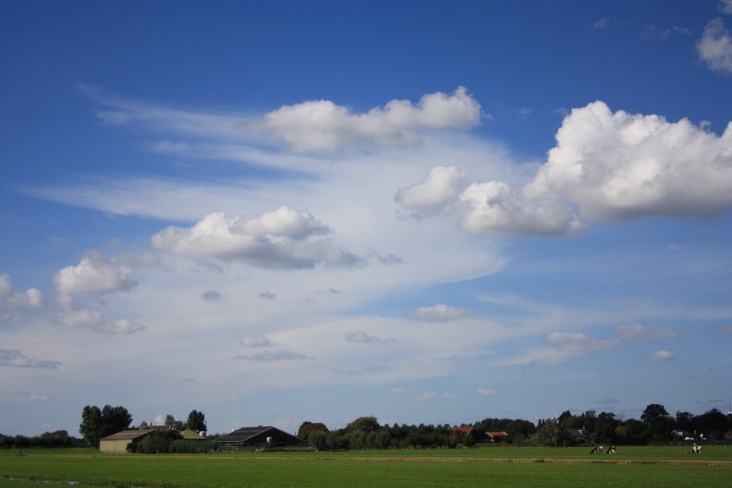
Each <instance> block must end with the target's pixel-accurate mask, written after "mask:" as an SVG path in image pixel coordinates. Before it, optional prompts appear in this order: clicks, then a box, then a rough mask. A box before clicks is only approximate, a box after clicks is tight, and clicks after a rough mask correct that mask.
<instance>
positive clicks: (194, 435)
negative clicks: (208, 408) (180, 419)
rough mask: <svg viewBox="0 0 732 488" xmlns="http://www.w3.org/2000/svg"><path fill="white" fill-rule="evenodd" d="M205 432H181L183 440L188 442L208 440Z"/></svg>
mask: <svg viewBox="0 0 732 488" xmlns="http://www.w3.org/2000/svg"><path fill="white" fill-rule="evenodd" d="M205 434H206V433H205V432H196V431H195V430H191V429H186V430H184V431H181V432H180V435H181V436H182V437H183V439H185V440H188V441H202V440H206V435H205Z"/></svg>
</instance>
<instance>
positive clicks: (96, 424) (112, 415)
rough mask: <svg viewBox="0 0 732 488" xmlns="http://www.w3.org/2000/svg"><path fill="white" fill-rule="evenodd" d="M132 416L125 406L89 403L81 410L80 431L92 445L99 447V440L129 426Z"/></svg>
mask: <svg viewBox="0 0 732 488" xmlns="http://www.w3.org/2000/svg"><path fill="white" fill-rule="evenodd" d="M131 423H132V416H131V415H130V413H129V412H128V411H127V409H126V408H124V407H120V406H117V407H113V406H111V405H105V406H104V408H102V409H100V408H99V407H97V406H96V405H93V406H90V405H87V406H86V407H84V410H82V412H81V425H79V432H80V433H81V435H82V436H83V437H84V439H85V440H86V442H87V443H88V444H89V445H90V446H94V447H99V440H100V439H102V438H103V437H107V436H108V435H112V434H115V433H117V432H119V431H121V430H125V429H127V428H129V426H130V424H131Z"/></svg>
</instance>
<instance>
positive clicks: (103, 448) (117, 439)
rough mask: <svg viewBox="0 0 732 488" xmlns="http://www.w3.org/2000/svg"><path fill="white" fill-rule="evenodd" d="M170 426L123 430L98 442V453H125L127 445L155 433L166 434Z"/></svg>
mask: <svg viewBox="0 0 732 488" xmlns="http://www.w3.org/2000/svg"><path fill="white" fill-rule="evenodd" d="M169 430H170V426H167V425H148V426H145V427H140V428H139V429H129V430H123V431H122V432H117V433H116V434H112V435H110V436H107V437H104V438H102V439H100V441H99V451H100V452H127V446H128V445H129V444H133V445H134V444H137V443H138V442H140V441H141V440H142V439H144V438H145V437H146V436H148V435H150V434H152V433H153V432H156V431H162V432H167V431H169Z"/></svg>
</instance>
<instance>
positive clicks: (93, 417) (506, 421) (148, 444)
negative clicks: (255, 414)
mask: <svg viewBox="0 0 732 488" xmlns="http://www.w3.org/2000/svg"><path fill="white" fill-rule="evenodd" d="M131 424H132V416H131V415H130V413H129V412H128V411H127V409H126V408H124V407H122V406H116V407H113V406H111V405H105V406H104V407H103V408H99V407H97V406H92V405H87V406H86V407H84V409H83V411H82V422H81V425H80V426H79V432H80V433H81V435H82V437H83V439H78V438H76V437H73V436H70V435H68V432H67V431H65V430H58V431H55V432H46V433H44V434H41V435H40V436H35V437H27V436H23V435H15V436H10V435H3V434H0V448H6V449H7V448H17V449H26V448H33V447H38V448H64V447H79V446H88V447H97V448H98V447H99V440H100V439H102V438H104V437H107V436H109V435H112V434H115V433H117V432H120V431H123V430H126V429H129V428H131V427H130V426H131ZM165 424H166V425H168V426H170V427H171V431H168V432H153V433H152V434H151V435H149V436H147V437H145V438H144V439H143V440H141V441H140V442H139V443H138V444H137V445H136V446H135V448H136V450H137V452H143V453H147V452H149V453H153V452H154V453H158V452H178V453H193V452H207V451H210V450H213V449H215V445H216V439H217V438H218V437H219V436H218V435H212V436H208V439H207V441H205V442H200V441H186V440H184V439H182V437H181V436H180V434H179V433H178V432H179V431H182V430H185V429H191V430H194V431H197V432H200V431H205V430H206V416H205V415H204V414H203V412H200V411H197V410H193V411H191V412H190V414H189V415H188V417H187V420H186V421H185V422H184V421H180V420H176V419H175V417H174V416H173V415H167V416H166V419H165ZM145 426H148V424H147V423H146V422H142V423H140V425H139V427H145ZM460 427H472V430H471V431H470V434H469V435H467V436H466V435H465V434H464V433H463V432H459V431H455V430H454V429H453V428H452V426H450V425H448V424H444V425H425V424H419V425H407V424H401V425H399V424H397V423H394V424H393V425H380V424H379V422H378V420H377V419H376V417H373V416H366V417H359V418H357V419H356V420H354V421H353V422H351V423H349V424H348V425H347V426H346V427H344V428H342V429H334V430H329V429H328V428H327V427H326V426H325V424H323V423H320V422H309V421H307V422H303V423H302V425H301V426H300V428H299V430H298V432H297V436H298V437H299V438H301V439H303V440H306V441H307V442H308V443H309V444H310V445H311V446H312V447H314V448H316V449H318V450H343V449H400V448H436V447H447V448H454V447H458V446H465V447H470V446H474V445H476V444H479V443H484V442H488V441H489V439H488V437H487V436H486V432H505V433H506V434H507V435H506V436H505V437H502V438H500V442H502V443H506V444H510V445H514V446H555V447H565V446H567V447H568V446H584V445H590V444H592V443H598V444H608V445H615V444H617V445H646V444H665V443H670V442H671V443H673V442H691V441H694V442H725V441H726V442H731V441H732V439H730V438H729V436H730V434H729V433H730V432H732V415H729V414H728V415H725V414H723V413H722V412H720V411H719V410H717V409H716V408H713V409H711V410H708V411H707V412H705V413H703V414H701V415H693V414H691V413H690V412H681V411H677V412H676V414H675V415H670V414H669V413H668V412H667V411H666V408H665V407H664V406H663V405H659V404H650V405H648V406H647V407H646V408H645V410H644V411H643V413H642V414H641V416H640V419H638V420H637V419H633V418H629V419H624V418H622V417H618V416H616V414H614V413H612V412H600V413H597V412H596V411H595V410H587V411H585V412H583V413H581V414H577V415H575V414H572V413H571V412H570V411H565V412H563V413H562V414H561V415H560V416H559V417H556V418H547V419H539V421H538V422H537V423H536V424H535V423H533V422H531V421H528V420H522V419H510V418H486V419H484V420H481V421H480V422H476V423H474V424H462V425H461V426H460ZM726 436H727V437H726Z"/></svg>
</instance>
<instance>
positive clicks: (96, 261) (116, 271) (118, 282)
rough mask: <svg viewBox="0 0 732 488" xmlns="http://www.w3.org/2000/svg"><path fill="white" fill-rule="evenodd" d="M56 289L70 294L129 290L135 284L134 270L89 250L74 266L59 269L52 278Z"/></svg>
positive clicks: (95, 293)
mask: <svg viewBox="0 0 732 488" xmlns="http://www.w3.org/2000/svg"><path fill="white" fill-rule="evenodd" d="M53 282H54V285H55V287H56V291H57V292H58V293H61V294H70V295H97V294H102V293H109V292H113V291H119V290H129V289H131V288H133V287H134V286H135V285H137V277H136V276H135V272H134V270H133V269H132V268H131V267H130V266H127V265H123V264H119V263H116V262H114V261H111V260H108V259H105V258H104V257H102V256H101V255H100V254H98V253H95V252H91V253H88V254H87V255H86V256H84V257H83V258H82V259H81V261H80V262H79V264H77V265H76V266H67V267H65V268H63V269H61V270H59V271H58V272H57V273H56V275H55V276H54V278H53Z"/></svg>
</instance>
